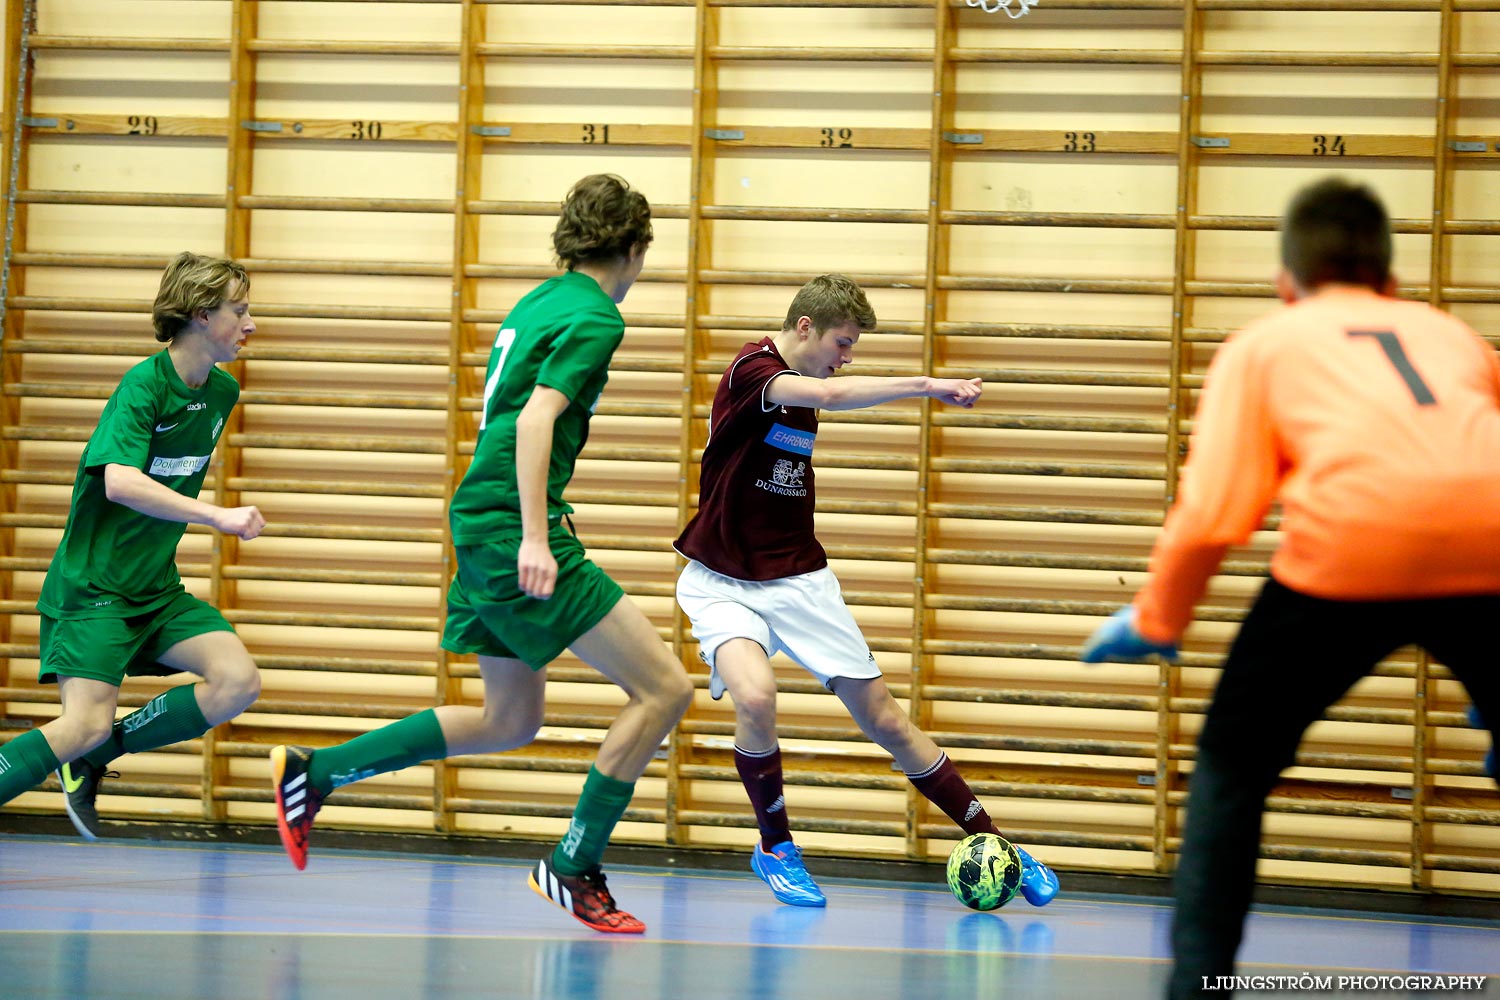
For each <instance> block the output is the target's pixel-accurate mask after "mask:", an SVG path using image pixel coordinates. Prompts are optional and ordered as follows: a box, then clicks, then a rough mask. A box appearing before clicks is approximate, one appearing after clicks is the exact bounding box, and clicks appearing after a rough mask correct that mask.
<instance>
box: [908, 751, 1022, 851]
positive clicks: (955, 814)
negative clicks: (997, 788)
mask: <svg viewBox="0 0 1500 1000" xmlns="http://www.w3.org/2000/svg"><path fill="white" fill-rule="evenodd" d="M906 777H907V778H908V779H909V780H910V781H911V783H912V784H913V785H916V786H917V791H919V792H921V793H922V794H923V795H925V796H927V799H928V801H930V802H931V803H932V804H933V805H935V806H937V807H938V808H939V809H941V810H942V811H943V812H945V813H947V814H948V818H949V819H951V820H952V821H953V822H955V823H957V824H958V825H959V826H961V827H963V831H964V833H999V832H1000V831H999V830H997V829H996V828H995V823H994V821H993V820H991V819H990V814H989V813H987V812H985V811H984V806H982V805H980V804H979V800H978V799H977V798H975V797H974V793H973V792H972V791H970V790H969V783H968V782H967V781H965V780H964V776H963V775H961V774H959V773H958V768H956V767H954V766H953V761H951V760H949V759H948V755H947V754H943V755H942V756H941V757H939V758H938V759H937V763H935V764H933V765H932V766H931V767H929V768H928V769H927V770H925V771H923V772H922V773H921V774H908V775H907V776H906Z"/></svg>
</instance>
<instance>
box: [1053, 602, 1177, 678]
mask: <svg viewBox="0 0 1500 1000" xmlns="http://www.w3.org/2000/svg"><path fill="white" fill-rule="evenodd" d="M1152 656H1162V657H1165V658H1167V659H1168V660H1175V659H1177V644H1176V643H1170V642H1169V643H1160V642H1152V641H1151V640H1150V639H1147V638H1145V637H1144V636H1142V635H1141V633H1140V632H1139V631H1138V630H1137V629H1136V627H1135V605H1133V604H1127V605H1126V606H1125V607H1123V608H1121V609H1120V610H1119V611H1116V612H1115V613H1114V614H1112V615H1110V616H1109V621H1107V622H1105V623H1104V624H1103V625H1100V626H1099V627H1098V628H1096V629H1095V630H1094V634H1093V635H1091V636H1089V641H1088V642H1086V643H1084V644H1083V653H1082V654H1081V655H1080V656H1079V657H1078V658H1079V659H1080V660H1082V661H1083V662H1084V663H1102V662H1103V661H1105V660H1117V661H1124V662H1127V663H1129V662H1135V661H1139V660H1145V659H1148V658H1150V657H1152Z"/></svg>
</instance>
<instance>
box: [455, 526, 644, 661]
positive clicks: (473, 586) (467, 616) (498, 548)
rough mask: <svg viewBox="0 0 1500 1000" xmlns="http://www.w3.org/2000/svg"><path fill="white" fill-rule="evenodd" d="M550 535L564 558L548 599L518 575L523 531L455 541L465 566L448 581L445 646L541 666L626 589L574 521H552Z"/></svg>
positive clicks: (554, 549)
mask: <svg viewBox="0 0 1500 1000" xmlns="http://www.w3.org/2000/svg"><path fill="white" fill-rule="evenodd" d="M547 542H548V544H549V545H551V547H552V557H553V558H554V559H556V560H557V586H556V588H555V589H554V590H553V592H552V597H551V598H550V599H548V600H545V601H539V600H537V599H536V598H534V597H527V596H526V595H525V594H524V593H522V592H521V588H520V586H519V584H518V583H517V573H516V558H517V555H518V553H519V551H520V548H521V536H520V535H519V534H517V535H516V536H515V537H513V538H511V537H506V538H499V539H495V540H493V541H486V542H480V543H478V544H475V545H458V546H455V547H454V551H455V554H456V555H457V558H458V572H457V573H456V574H454V577H453V584H452V586H450V587H449V588H448V619H447V622H446V623H445V624H444V626H443V648H444V649H446V650H449V651H450V652H454V653H478V654H480V655H481V656H501V657H506V658H508V659H514V660H521V661H523V662H524V663H525V664H526V665H527V666H529V667H531V669H532V670H540V669H542V668H543V667H545V666H546V665H547V664H548V663H551V662H552V661H553V660H555V659H557V657H558V656H559V655H560V654H561V653H562V651H563V650H565V649H567V648H568V647H569V646H570V645H572V644H573V642H574V640H576V639H577V638H578V637H579V636H581V635H583V634H584V633H585V632H587V631H588V630H589V629H591V628H593V627H594V626H595V625H598V624H599V622H600V621H602V620H603V618H604V616H605V615H607V614H609V612H610V609H612V608H613V607H614V606H615V605H616V604H618V603H619V602H620V598H622V597H624V596H625V592H624V591H623V590H621V589H620V586H619V584H617V583H615V581H613V580H611V579H610V578H609V577H608V576H606V575H605V574H604V571H603V570H602V569H600V568H599V567H598V566H595V565H594V564H593V563H591V562H589V560H588V557H587V556H586V555H585V554H584V551H583V543H582V542H580V541H579V540H578V539H577V538H574V537H573V535H572V533H571V532H569V531H568V529H567V528H565V527H563V526H562V525H558V526H557V527H555V528H553V529H552V530H551V531H550V532H549V533H548V535H547Z"/></svg>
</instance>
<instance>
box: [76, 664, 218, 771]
mask: <svg viewBox="0 0 1500 1000" xmlns="http://www.w3.org/2000/svg"><path fill="white" fill-rule="evenodd" d="M197 688H198V685H196V684H183V685H180V686H178V687H174V688H169V689H168V690H166V691H164V692H162V693H161V694H159V695H157V696H156V697H155V698H152V699H151V700H150V701H148V702H146V704H144V705H142V706H141V707H140V708H138V709H136V710H135V711H134V712H131V713H130V714H129V715H127V716H125V718H123V719H120V720H118V721H116V722H115V724H114V726H113V727H112V728H111V729H110V731H109V739H107V740H105V741H104V742H103V743H101V744H100V745H99V746H97V747H95V748H94V749H92V750H90V751H89V752H88V753H86V754H84V755H83V759H84V760H86V761H88V762H89V763H90V764H92V765H94V766H95V767H104V766H105V765H107V764H108V763H109V762H110V761H112V760H114V759H115V758H116V757H120V756H123V755H124V754H127V753H144V752H145V751H147V750H155V749H157V748H158V747H165V746H171V745H172V744H173V743H181V742H182V741H183V740H192V739H197V738H198V737H199V736H202V735H203V734H204V733H206V732H208V720H207V719H205V718H204V717H203V709H201V708H199V707H198V693H197Z"/></svg>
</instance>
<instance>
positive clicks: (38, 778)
mask: <svg viewBox="0 0 1500 1000" xmlns="http://www.w3.org/2000/svg"><path fill="white" fill-rule="evenodd" d="M57 767H58V763H57V756H56V755H55V754H53V752H52V745H51V744H49V743H48V742H47V737H45V736H43V735H42V731H41V730H40V729H32V730H29V731H27V732H24V733H22V734H21V735H20V736H17V737H15V738H14V739H12V740H11V741H10V742H9V743H6V744H5V745H3V746H0V805H3V804H5V803H6V802H9V801H10V800H11V799H13V798H15V797H16V796H17V795H20V794H21V793H22V792H29V791H30V790H31V789H33V788H35V787H36V786H37V785H40V784H41V783H42V782H43V781H45V780H46V779H47V775H49V774H51V773H52V772H53V771H56V770H57Z"/></svg>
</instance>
